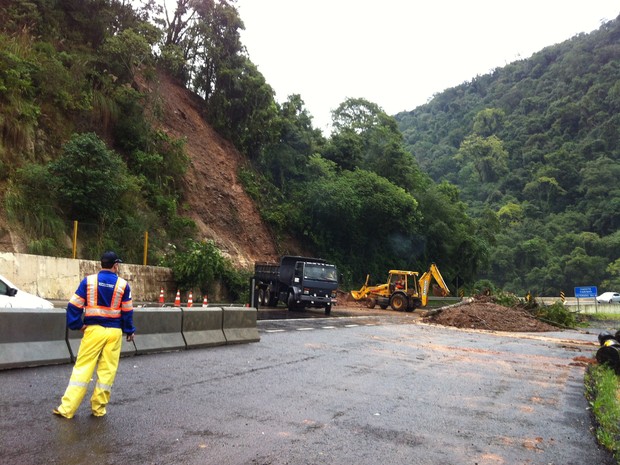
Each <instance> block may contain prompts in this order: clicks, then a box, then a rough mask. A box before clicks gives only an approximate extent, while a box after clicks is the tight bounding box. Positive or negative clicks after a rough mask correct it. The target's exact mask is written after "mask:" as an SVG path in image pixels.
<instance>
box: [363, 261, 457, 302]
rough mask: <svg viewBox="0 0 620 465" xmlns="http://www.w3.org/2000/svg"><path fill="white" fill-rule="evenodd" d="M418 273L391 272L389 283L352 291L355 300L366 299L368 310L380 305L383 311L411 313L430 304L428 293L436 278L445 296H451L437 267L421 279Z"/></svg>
mask: <svg viewBox="0 0 620 465" xmlns="http://www.w3.org/2000/svg"><path fill="white" fill-rule="evenodd" d="M418 275H419V273H418V272H417V271H405V270H390V272H389V275H388V280H387V283H385V284H379V285H377V286H368V279H369V276H366V283H365V284H364V286H362V288H361V289H360V290H359V291H351V296H352V297H353V298H354V299H355V300H363V299H366V306H367V307H368V308H375V306H376V305H379V307H381V308H382V309H386V308H388V306H390V307H392V309H393V310H396V311H406V312H411V311H413V310H415V309H416V308H418V307H425V306H426V304H427V302H428V292H429V289H430V284H431V280H432V279H433V278H434V279H435V281H436V282H437V284H438V285H439V287H440V288H441V290H442V293H443V295H444V296H446V295H449V294H450V290H449V289H448V286H447V285H446V283H445V281H444V279H443V277H442V276H441V273H440V272H439V269H438V268H437V265H435V264H434V263H432V264H431V266H430V267H429V269H428V271H426V272H425V273H424V274H423V275H422V276H421V277H420V278H418Z"/></svg>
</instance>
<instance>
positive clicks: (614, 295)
mask: <svg viewBox="0 0 620 465" xmlns="http://www.w3.org/2000/svg"><path fill="white" fill-rule="evenodd" d="M596 301H597V302H598V303H599V304H611V303H613V302H618V303H620V293H618V292H603V293H602V294H601V295H599V296H598V297H597V298H596Z"/></svg>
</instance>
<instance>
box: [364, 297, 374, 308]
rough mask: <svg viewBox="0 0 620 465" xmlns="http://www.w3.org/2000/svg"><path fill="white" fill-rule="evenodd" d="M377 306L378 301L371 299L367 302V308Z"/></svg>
mask: <svg viewBox="0 0 620 465" xmlns="http://www.w3.org/2000/svg"><path fill="white" fill-rule="evenodd" d="M375 305H377V301H376V299H372V298H369V299H367V300H366V308H375Z"/></svg>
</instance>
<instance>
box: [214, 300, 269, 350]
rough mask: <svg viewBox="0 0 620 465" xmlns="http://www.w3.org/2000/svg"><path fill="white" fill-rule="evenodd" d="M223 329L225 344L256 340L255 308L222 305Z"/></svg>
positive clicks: (257, 336) (257, 339)
mask: <svg viewBox="0 0 620 465" xmlns="http://www.w3.org/2000/svg"><path fill="white" fill-rule="evenodd" d="M223 310H224V319H223V327H222V329H223V331H224V336H225V337H226V343H227V344H240V343H244V342H258V341H260V336H259V335H258V328H257V327H256V319H257V314H258V312H257V310H256V308H254V307H223Z"/></svg>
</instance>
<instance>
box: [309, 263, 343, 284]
mask: <svg viewBox="0 0 620 465" xmlns="http://www.w3.org/2000/svg"><path fill="white" fill-rule="evenodd" d="M304 278H307V279H320V280H322V281H337V280H338V279H337V273H336V268H335V267H333V266H325V265H318V264H317V265H314V264H311V263H306V266H305V267H304Z"/></svg>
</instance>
